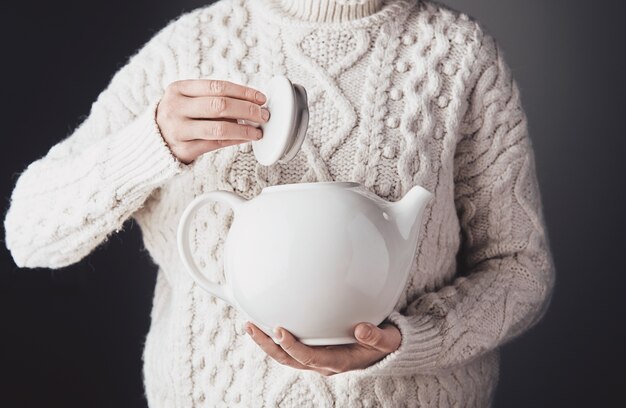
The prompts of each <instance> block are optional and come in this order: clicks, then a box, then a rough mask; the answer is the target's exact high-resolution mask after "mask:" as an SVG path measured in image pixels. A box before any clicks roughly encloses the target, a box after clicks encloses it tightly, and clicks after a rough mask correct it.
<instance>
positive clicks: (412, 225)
mask: <svg viewBox="0 0 626 408" xmlns="http://www.w3.org/2000/svg"><path fill="white" fill-rule="evenodd" d="M433 197H434V196H433V194H432V193H431V192H430V191H428V190H426V189H425V188H424V187H422V186H414V187H413V188H411V189H410V190H409V191H408V192H407V193H406V194H405V195H404V197H402V199H401V200H399V201H396V202H395V203H392V204H391V208H390V210H391V213H392V215H393V220H395V222H396V225H397V227H398V231H399V232H400V235H402V238H404V239H405V240H408V239H411V240H413V239H417V234H418V232H419V228H420V225H421V221H422V216H423V214H424V210H425V209H426V206H427V205H428V203H429V202H430V201H431V200H432V199H433Z"/></svg>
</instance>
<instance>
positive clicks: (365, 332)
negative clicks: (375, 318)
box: [357, 325, 372, 339]
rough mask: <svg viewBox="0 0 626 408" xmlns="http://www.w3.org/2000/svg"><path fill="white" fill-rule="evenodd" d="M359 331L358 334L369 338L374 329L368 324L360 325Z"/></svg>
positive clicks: (363, 337)
mask: <svg viewBox="0 0 626 408" xmlns="http://www.w3.org/2000/svg"><path fill="white" fill-rule="evenodd" d="M360 327H361V329H359V333H358V334H357V335H358V336H359V337H360V338H362V339H367V338H368V337H369V336H370V334H372V329H371V327H369V326H368V325H363V326H360Z"/></svg>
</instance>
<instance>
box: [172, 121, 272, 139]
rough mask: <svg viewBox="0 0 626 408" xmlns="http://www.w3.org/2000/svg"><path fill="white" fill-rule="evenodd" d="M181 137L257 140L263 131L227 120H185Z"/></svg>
mask: <svg viewBox="0 0 626 408" xmlns="http://www.w3.org/2000/svg"><path fill="white" fill-rule="evenodd" d="M182 133H183V134H182V135H181V136H182V137H183V138H184V139H186V140H197V139H203V140H232V139H236V140H247V141H251V140H259V139H261V138H262V137H263V131H262V130H261V129H258V128H255V127H254V126H250V125H241V124H239V123H234V122H231V121H227V120H194V119H189V120H186V121H185V126H184V130H183V131H182Z"/></svg>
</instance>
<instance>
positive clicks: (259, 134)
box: [256, 129, 263, 140]
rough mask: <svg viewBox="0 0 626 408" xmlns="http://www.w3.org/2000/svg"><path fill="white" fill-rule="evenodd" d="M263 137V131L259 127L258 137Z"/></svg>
mask: <svg viewBox="0 0 626 408" xmlns="http://www.w3.org/2000/svg"><path fill="white" fill-rule="evenodd" d="M262 138H263V131H262V130H261V129H257V130H256V139H257V140H259V139H262Z"/></svg>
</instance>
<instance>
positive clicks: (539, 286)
mask: <svg viewBox="0 0 626 408" xmlns="http://www.w3.org/2000/svg"><path fill="white" fill-rule="evenodd" d="M481 38H482V39H481V40H479V41H480V46H478V47H477V57H476V59H475V62H474V63H473V66H474V68H473V69H472V70H471V71H470V72H471V74H470V78H474V79H472V80H471V81H470V84H472V83H473V84H474V85H473V86H472V87H471V89H472V90H471V91H470V92H468V103H467V108H466V110H465V112H466V113H465V115H464V120H463V124H462V131H461V135H460V138H459V142H458V143H457V149H456V153H455V159H454V166H455V169H454V182H455V206H456V210H457V214H458V217H459V221H460V226H461V235H462V237H461V238H462V245H461V249H460V250H459V254H458V257H457V260H458V263H457V276H456V277H455V279H454V280H453V281H452V282H451V283H450V284H449V285H448V286H444V287H442V288H440V289H439V290H437V291H435V292H427V293H424V294H423V295H421V296H419V297H418V298H416V299H415V300H414V301H412V302H409V304H408V306H407V307H406V308H404V310H401V311H394V312H393V313H392V314H391V315H390V316H389V318H388V320H389V321H391V322H392V323H394V324H395V325H396V326H397V327H398V328H399V329H400V332H401V334H402V342H401V345H400V347H399V348H398V349H397V350H396V351H395V352H393V353H391V354H389V355H387V356H386V357H385V358H384V359H383V360H381V361H379V362H378V363H376V364H374V365H373V366H370V367H368V368H366V369H365V370H360V371H361V372H362V374H376V375H415V374H420V373H424V372H432V371H437V370H439V369H445V368H448V367H452V366H455V365H462V364H464V363H466V362H468V361H469V360H471V359H474V358H476V357H478V356H481V355H483V354H484V353H487V352H489V351H491V350H494V349H496V348H497V347H499V346H501V345H502V344H504V343H505V342H507V341H509V340H511V339H512V338H514V337H516V336H518V335H519V334H521V333H522V332H524V331H525V330H527V329H529V328H530V327H531V326H533V325H534V324H535V323H536V322H537V321H538V320H539V319H540V318H541V317H542V316H543V314H544V313H545V311H546V309H547V306H548V304H549V303H550V299H551V295H552V289H553V285H554V279H555V268H554V264H553V259H552V255H551V253H550V249H549V242H548V236H547V232H546V227H545V223H544V218H543V212H542V211H543V210H542V205H541V197H540V190H539V186H538V181H537V177H536V171H535V159H534V152H533V148H532V145H531V139H530V138H529V135H528V129H527V120H526V116H525V113H524V111H523V108H522V104H521V98H520V93H519V89H518V87H517V84H516V82H515V80H514V79H513V78H512V75H511V72H510V68H509V67H508V66H507V64H506V63H505V61H504V59H503V55H502V52H501V50H500V49H499V46H498V45H497V44H496V42H495V40H494V39H493V38H492V37H490V36H489V35H487V34H484V35H483V36H482V37H481ZM474 81H475V82H474Z"/></svg>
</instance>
